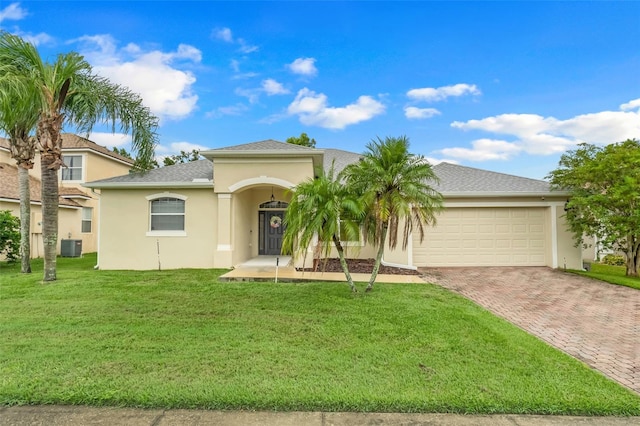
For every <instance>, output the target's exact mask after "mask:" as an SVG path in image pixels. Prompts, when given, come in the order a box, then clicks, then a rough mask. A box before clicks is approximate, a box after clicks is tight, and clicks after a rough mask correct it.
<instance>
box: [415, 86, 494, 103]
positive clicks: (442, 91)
mask: <svg viewBox="0 0 640 426" xmlns="http://www.w3.org/2000/svg"><path fill="white" fill-rule="evenodd" d="M480 94H482V92H480V89H478V87H477V86H476V85H475V84H465V83H459V84H454V85H453V86H442V87H438V88H434V87H424V88H421V89H411V90H409V91H408V92H407V96H408V97H409V98H411V99H414V100H417V101H426V102H437V101H442V100H445V99H447V98H449V97H458V96H464V95H480Z"/></svg>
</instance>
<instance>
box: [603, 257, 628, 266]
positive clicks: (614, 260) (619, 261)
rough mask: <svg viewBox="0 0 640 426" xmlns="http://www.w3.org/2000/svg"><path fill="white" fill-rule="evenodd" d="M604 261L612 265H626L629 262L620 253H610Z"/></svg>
mask: <svg viewBox="0 0 640 426" xmlns="http://www.w3.org/2000/svg"><path fill="white" fill-rule="evenodd" d="M602 263H604V264H605V265H612V266H624V265H626V264H627V261H626V259H625V258H624V256H621V255H619V254H608V255H606V256H605V257H603V258H602Z"/></svg>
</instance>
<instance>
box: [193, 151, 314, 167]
mask: <svg viewBox="0 0 640 426" xmlns="http://www.w3.org/2000/svg"><path fill="white" fill-rule="evenodd" d="M200 155H202V156H203V157H204V158H206V159H207V160H210V161H211V162H214V159H215V158H279V159H285V158H303V157H307V158H308V157H311V159H312V161H313V166H314V167H316V168H317V167H322V165H323V160H324V150H323V149H314V150H312V151H310V150H307V149H292V150H281V149H268V150H264V149H249V150H242V151H240V150H233V149H229V150H225V149H213V150H208V151H202V152H200Z"/></svg>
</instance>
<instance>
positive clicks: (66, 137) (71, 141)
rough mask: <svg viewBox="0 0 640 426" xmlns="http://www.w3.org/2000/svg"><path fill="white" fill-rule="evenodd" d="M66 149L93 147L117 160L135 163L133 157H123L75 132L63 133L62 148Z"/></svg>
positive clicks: (94, 149)
mask: <svg viewBox="0 0 640 426" xmlns="http://www.w3.org/2000/svg"><path fill="white" fill-rule="evenodd" d="M65 149H91V150H93V151H96V152H99V153H101V154H104V155H106V156H108V157H111V158H115V159H116V160H120V161H124V162H125V163H129V164H133V163H134V161H133V160H132V159H131V158H127V157H123V156H122V155H120V154H117V153H115V152H113V151H111V150H109V149H107V148H105V147H104V146H100V145H98V144H97V143H95V142H93V141H90V140H89V139H87V138H83V137H80V136H78V135H74V134H73V133H63V134H62V150H63V151H64V150H65Z"/></svg>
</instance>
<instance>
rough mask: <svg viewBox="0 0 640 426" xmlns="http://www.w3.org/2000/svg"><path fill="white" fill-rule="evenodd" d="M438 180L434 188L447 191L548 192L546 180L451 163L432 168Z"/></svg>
mask: <svg viewBox="0 0 640 426" xmlns="http://www.w3.org/2000/svg"><path fill="white" fill-rule="evenodd" d="M433 170H434V172H435V174H436V176H438V178H439V179H440V182H439V183H438V184H436V185H435V188H436V189H437V190H438V191H439V192H441V193H442V194H447V193H496V195H500V194H504V193H518V192H519V193H549V192H550V191H551V189H550V185H549V183H548V182H545V181H543V180H536V179H529V178H524V177H520V176H513V175H507V174H504V173H497V172H491V171H488V170H481V169H475V168H473V167H467V166H460V165H457V164H451V163H439V164H437V165H435V166H434V168H433Z"/></svg>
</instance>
